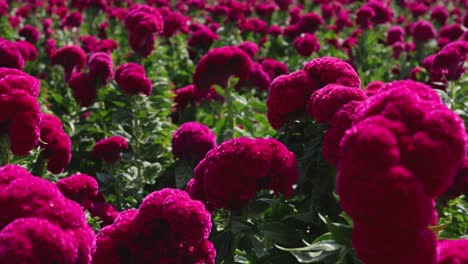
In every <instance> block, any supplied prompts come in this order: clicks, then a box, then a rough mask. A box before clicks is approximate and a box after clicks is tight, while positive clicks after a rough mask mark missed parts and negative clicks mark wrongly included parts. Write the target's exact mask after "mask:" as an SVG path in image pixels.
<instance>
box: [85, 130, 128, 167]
mask: <svg viewBox="0 0 468 264" xmlns="http://www.w3.org/2000/svg"><path fill="white" fill-rule="evenodd" d="M124 149H128V142H127V140H126V139H125V138H123V137H121V136H112V137H108V138H105V139H102V140H99V141H98V142H96V144H95V145H94V147H93V152H92V155H93V157H94V158H96V159H102V160H104V161H106V162H109V163H113V162H117V161H118V160H119V159H120V154H122V151H123V150H124Z"/></svg>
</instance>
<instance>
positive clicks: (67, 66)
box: [51, 45, 86, 81]
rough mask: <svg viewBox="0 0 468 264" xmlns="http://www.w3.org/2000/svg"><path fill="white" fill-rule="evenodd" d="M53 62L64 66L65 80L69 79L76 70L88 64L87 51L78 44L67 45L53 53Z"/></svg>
mask: <svg viewBox="0 0 468 264" xmlns="http://www.w3.org/2000/svg"><path fill="white" fill-rule="evenodd" d="M51 62H52V65H60V66H62V67H63V70H64V72H65V80H67V81H68V80H69V79H70V78H71V76H72V74H73V71H74V70H77V71H79V70H81V69H82V68H84V66H85V65H86V53H85V51H84V50H83V49H82V48H80V47H78V46H75V45H72V46H65V47H62V48H60V49H58V50H57V51H56V52H54V53H53V54H52V57H51Z"/></svg>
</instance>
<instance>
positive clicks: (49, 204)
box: [0, 169, 95, 263]
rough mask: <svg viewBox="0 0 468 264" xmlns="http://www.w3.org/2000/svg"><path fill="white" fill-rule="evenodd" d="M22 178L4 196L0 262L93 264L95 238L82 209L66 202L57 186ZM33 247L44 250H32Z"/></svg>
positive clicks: (1, 197) (1, 196) (0, 201)
mask: <svg viewBox="0 0 468 264" xmlns="http://www.w3.org/2000/svg"><path fill="white" fill-rule="evenodd" d="M2 171H3V173H4V170H3V169H0V174H1V173H2ZM20 175H21V176H20V177H18V176H17V177H16V178H15V179H13V180H11V181H10V182H9V183H8V184H7V186H6V187H5V188H3V189H2V192H1V193H0V206H1V208H3V210H2V214H1V216H0V260H6V259H8V260H11V259H10V257H14V259H19V260H25V262H26V263H39V262H44V263H52V262H55V261H60V260H67V261H66V262H65V263H89V262H90V261H91V252H92V250H93V248H94V243H95V237H94V233H93V231H92V229H91V228H90V227H89V226H88V225H87V223H86V219H85V216H84V212H83V210H82V209H81V207H80V206H79V205H78V204H77V203H75V202H73V201H71V200H68V199H66V198H65V197H64V196H63V195H62V194H61V193H60V191H59V189H58V188H57V187H56V186H55V185H54V184H53V183H51V182H49V181H47V180H44V179H41V178H38V177H34V176H32V175H30V174H29V175H24V174H20ZM0 178H3V177H2V176H0ZM33 219H38V220H40V221H36V220H33ZM29 221H31V222H29ZM39 245H40V246H39ZM65 245H66V246H65ZM31 246H32V247H33V248H38V247H40V249H41V250H31Z"/></svg>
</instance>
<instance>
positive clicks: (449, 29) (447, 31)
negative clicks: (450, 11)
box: [438, 24, 464, 41]
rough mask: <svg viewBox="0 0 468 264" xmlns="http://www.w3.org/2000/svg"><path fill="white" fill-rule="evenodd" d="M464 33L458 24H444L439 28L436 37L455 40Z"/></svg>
mask: <svg viewBox="0 0 468 264" xmlns="http://www.w3.org/2000/svg"><path fill="white" fill-rule="evenodd" d="M463 33H464V30H463V28H462V27H461V25H460V24H452V25H445V26H443V27H441V28H440V30H439V34H438V37H439V38H446V39H448V40H450V41H455V40H457V39H458V38H460V37H461V36H462V35H463Z"/></svg>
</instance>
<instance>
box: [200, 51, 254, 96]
mask: <svg viewBox="0 0 468 264" xmlns="http://www.w3.org/2000/svg"><path fill="white" fill-rule="evenodd" d="M251 67H252V60H251V59H250V57H249V56H248V55H247V54H246V53H245V52H244V51H243V50H241V49H240V48H238V47H233V46H225V47H221V48H214V49H212V50H210V51H209V52H208V53H207V54H205V56H203V57H202V58H201V59H200V61H199V62H198V63H197V66H196V68H195V73H194V74H193V84H194V85H195V95H196V96H197V97H203V96H204V95H205V94H206V93H207V92H208V90H209V88H210V87H211V86H212V85H214V84H217V85H220V86H222V87H224V88H226V86H227V85H228V81H229V79H230V78H231V76H236V77H238V78H239V80H240V81H243V80H246V79H247V78H248V76H249V73H250V69H251Z"/></svg>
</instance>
